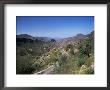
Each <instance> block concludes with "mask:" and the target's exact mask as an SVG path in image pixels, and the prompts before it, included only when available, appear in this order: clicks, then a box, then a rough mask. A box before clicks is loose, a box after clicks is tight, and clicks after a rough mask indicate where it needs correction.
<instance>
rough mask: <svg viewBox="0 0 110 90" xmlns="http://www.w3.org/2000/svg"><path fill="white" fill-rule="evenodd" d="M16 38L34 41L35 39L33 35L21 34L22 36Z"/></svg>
mask: <svg viewBox="0 0 110 90" xmlns="http://www.w3.org/2000/svg"><path fill="white" fill-rule="evenodd" d="M16 38H27V39H34V37H32V36H31V35H28V34H20V35H16Z"/></svg>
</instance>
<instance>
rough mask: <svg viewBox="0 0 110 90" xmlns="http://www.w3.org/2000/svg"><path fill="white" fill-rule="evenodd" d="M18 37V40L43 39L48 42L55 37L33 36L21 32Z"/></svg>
mask: <svg viewBox="0 0 110 90" xmlns="http://www.w3.org/2000/svg"><path fill="white" fill-rule="evenodd" d="M16 39H17V40H22V39H23V40H28V41H29V40H38V41H43V42H48V41H51V40H52V39H53V38H50V37H33V36H31V35H28V34H20V35H16Z"/></svg>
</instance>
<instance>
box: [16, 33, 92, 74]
mask: <svg viewBox="0 0 110 90" xmlns="http://www.w3.org/2000/svg"><path fill="white" fill-rule="evenodd" d="M58 45H59V46H58ZM16 49H17V53H16V55H17V58H16V59H17V61H16V73H17V74H34V73H38V72H40V71H42V70H44V71H45V72H46V70H47V68H48V67H50V66H53V67H52V69H51V70H50V71H49V69H48V71H47V72H49V73H48V74H94V32H92V33H91V34H88V35H87V36H86V38H83V39H79V38H78V40H75V41H74V40H73V42H69V43H65V44H64V45H62V46H61V44H58V43H57V42H56V41H55V40H54V39H51V40H50V41H46V42H45V41H41V40H37V39H35V40H27V39H17V48H16ZM40 74H45V73H43V71H42V72H41V73H40Z"/></svg>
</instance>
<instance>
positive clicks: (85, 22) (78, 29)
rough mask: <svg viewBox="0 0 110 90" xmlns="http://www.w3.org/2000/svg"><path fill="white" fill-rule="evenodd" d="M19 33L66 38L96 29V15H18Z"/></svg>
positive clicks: (17, 28) (17, 27)
mask: <svg viewBox="0 0 110 90" xmlns="http://www.w3.org/2000/svg"><path fill="white" fill-rule="evenodd" d="M16 30H17V35H19V34H29V35H32V36H35V37H38V36H39V37H52V38H66V37H72V36H75V35H76V34H85V35H86V34H89V33H90V32H92V31H93V30H94V16H16Z"/></svg>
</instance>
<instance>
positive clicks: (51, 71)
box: [34, 65, 55, 74]
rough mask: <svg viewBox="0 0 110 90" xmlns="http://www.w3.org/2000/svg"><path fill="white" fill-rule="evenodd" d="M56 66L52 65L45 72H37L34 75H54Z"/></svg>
mask: <svg viewBox="0 0 110 90" xmlns="http://www.w3.org/2000/svg"><path fill="white" fill-rule="evenodd" d="M54 68H55V66H54V65H51V66H49V67H48V68H46V69H44V70H41V71H39V72H36V73H34V74H52V73H53V70H54Z"/></svg>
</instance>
